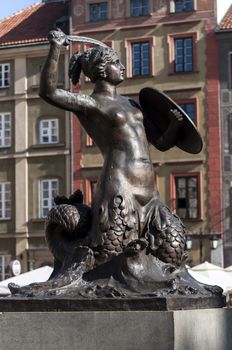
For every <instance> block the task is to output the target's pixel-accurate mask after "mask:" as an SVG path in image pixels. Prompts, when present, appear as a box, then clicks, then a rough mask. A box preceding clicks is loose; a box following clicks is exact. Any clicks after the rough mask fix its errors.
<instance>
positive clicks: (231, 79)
mask: <svg viewBox="0 0 232 350" xmlns="http://www.w3.org/2000/svg"><path fill="white" fill-rule="evenodd" d="M228 88H229V89H232V52H229V54H228Z"/></svg>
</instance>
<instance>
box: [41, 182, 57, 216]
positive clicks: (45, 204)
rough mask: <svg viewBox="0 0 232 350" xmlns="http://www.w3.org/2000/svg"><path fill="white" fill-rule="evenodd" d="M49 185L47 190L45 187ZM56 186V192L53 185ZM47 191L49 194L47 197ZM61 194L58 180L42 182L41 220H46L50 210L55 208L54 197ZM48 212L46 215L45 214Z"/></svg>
mask: <svg viewBox="0 0 232 350" xmlns="http://www.w3.org/2000/svg"><path fill="white" fill-rule="evenodd" d="M46 183H47V185H48V186H47V189H46V188H44V185H45V184H46ZM54 184H56V189H55V191H54V189H53V185H54ZM45 191H46V192H47V194H46V196H45ZM58 192H59V180H58V179H43V180H40V214H39V216H40V218H46V216H47V213H48V212H49V210H50V209H51V208H52V207H53V206H54V197H55V196H56V195H57V194H58ZM45 211H46V213H45Z"/></svg>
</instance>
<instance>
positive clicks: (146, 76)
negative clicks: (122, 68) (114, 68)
mask: <svg viewBox="0 0 232 350" xmlns="http://www.w3.org/2000/svg"><path fill="white" fill-rule="evenodd" d="M154 76H155V75H152V74H148V75H136V76H133V77H126V78H125V79H148V78H154Z"/></svg>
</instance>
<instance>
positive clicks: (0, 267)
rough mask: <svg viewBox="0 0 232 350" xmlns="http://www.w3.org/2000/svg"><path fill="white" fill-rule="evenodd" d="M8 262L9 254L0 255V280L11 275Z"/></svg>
mask: <svg viewBox="0 0 232 350" xmlns="http://www.w3.org/2000/svg"><path fill="white" fill-rule="evenodd" d="M10 263H11V255H0V281H3V280H5V279H7V278H10V277H11V276H12V274H11V267H10Z"/></svg>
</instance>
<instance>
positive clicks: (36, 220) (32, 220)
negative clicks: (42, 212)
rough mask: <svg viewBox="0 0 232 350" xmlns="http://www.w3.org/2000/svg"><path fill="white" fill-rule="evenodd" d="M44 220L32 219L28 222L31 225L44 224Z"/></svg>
mask: <svg viewBox="0 0 232 350" xmlns="http://www.w3.org/2000/svg"><path fill="white" fill-rule="evenodd" d="M45 219H46V218H34V219H30V220H29V222H32V223H44V221H45Z"/></svg>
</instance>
